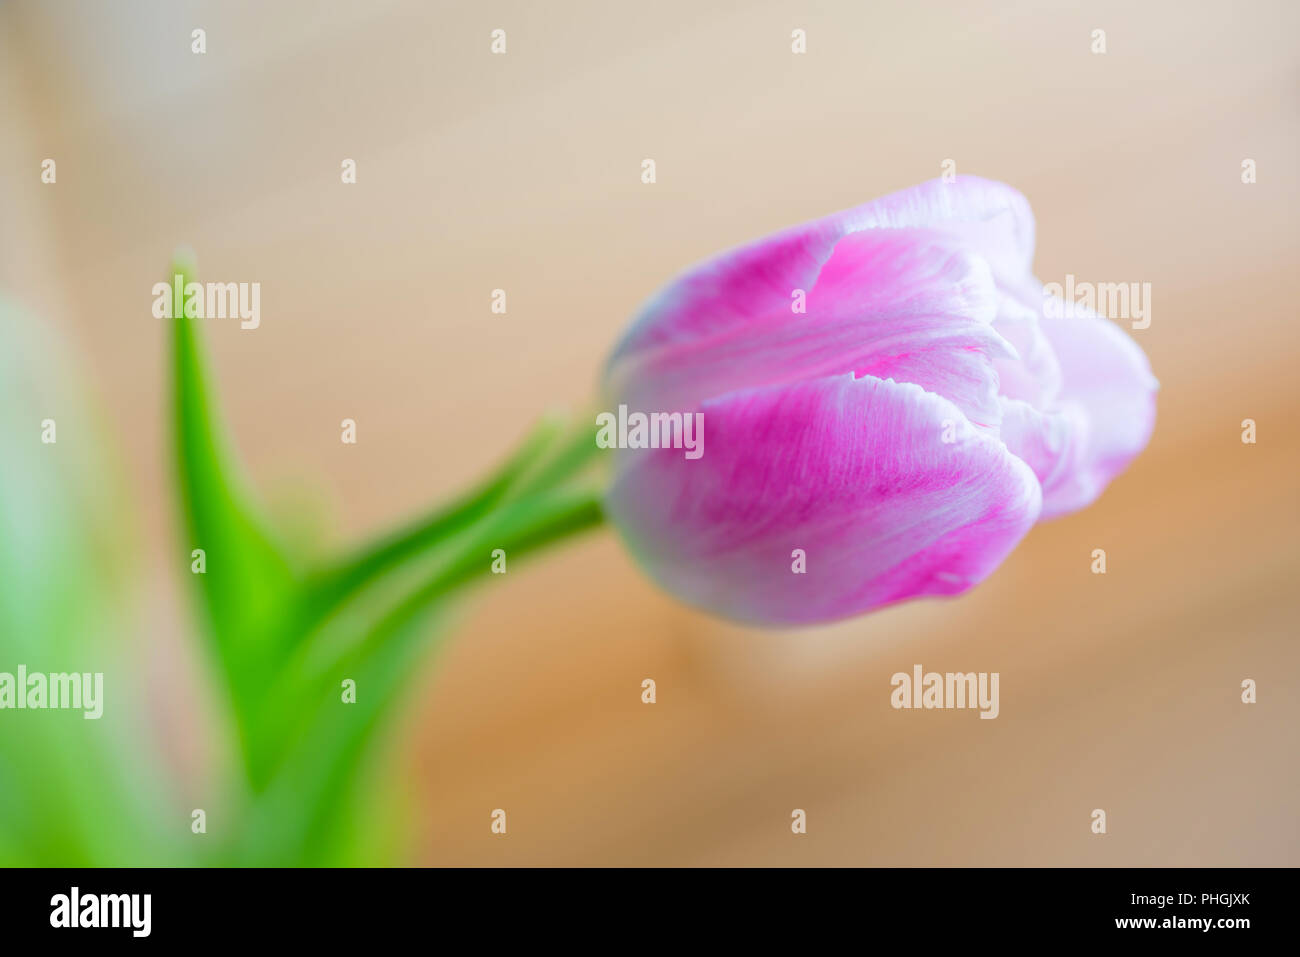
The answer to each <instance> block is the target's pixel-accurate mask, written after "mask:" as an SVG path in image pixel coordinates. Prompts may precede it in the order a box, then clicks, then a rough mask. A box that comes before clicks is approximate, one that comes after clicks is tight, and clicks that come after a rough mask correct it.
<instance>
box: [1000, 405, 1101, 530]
mask: <svg viewBox="0 0 1300 957" xmlns="http://www.w3.org/2000/svg"><path fill="white" fill-rule="evenodd" d="M1001 435H1002V441H1003V442H1004V443H1006V446H1007V449H1008V450H1009V451H1010V452H1011V454H1012V455H1015V456H1016V457H1017V458H1019V459H1021V460H1022V461H1024V462H1025V464H1026V465H1028V466H1029V467H1030V468H1031V469H1033V470H1034V475H1036V476H1037V477H1038V483H1039V485H1041V486H1042V489H1043V512H1042V514H1041V515H1040V516H1039V519H1040V520H1042V519H1046V518H1054V517H1055V516H1057V515H1062V514H1065V513H1066V512H1072V511H1075V510H1076V509H1080V508H1083V507H1084V506H1085V505H1087V504H1088V503H1089V502H1091V501H1093V500H1094V499H1096V497H1097V496H1098V495H1100V494H1101V491H1102V488H1103V487H1104V483H1103V484H1099V476H1098V474H1097V473H1096V472H1095V470H1093V469H1090V468H1087V467H1086V463H1085V462H1084V458H1083V456H1084V455H1085V453H1086V451H1087V448H1088V416H1087V413H1086V412H1084V410H1083V407H1082V406H1080V405H1077V404H1074V403H1070V404H1067V405H1066V406H1064V407H1063V408H1059V409H1057V410H1055V411H1052V412H1040V411H1039V410H1038V409H1036V408H1034V406H1032V405H1031V404H1030V403H1028V402H1025V401H1023V400H1021V399H1006V398H1004V399H1003V400H1002V428H1001Z"/></svg>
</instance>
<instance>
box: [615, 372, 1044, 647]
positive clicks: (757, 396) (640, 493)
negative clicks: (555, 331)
mask: <svg viewBox="0 0 1300 957" xmlns="http://www.w3.org/2000/svg"><path fill="white" fill-rule="evenodd" d="M702 411H703V416H704V424H705V429H704V435H705V436H706V437H707V441H706V442H705V444H704V453H703V456H702V457H701V458H699V459H695V460H688V459H686V458H685V456H684V453H683V452H682V451H681V450H673V449H655V450H639V451H637V450H628V451H622V452H619V453H617V454H618V455H619V460H618V467H617V469H616V474H615V479H614V482H613V484H612V486H611V488H610V491H609V494H608V498H607V503H606V505H607V511H608V514H609V515H610V516H611V518H612V519H613V521H614V523H615V525H616V526H617V527H618V528H619V530H620V532H621V533H622V535H623V536H624V538H625V539H626V540H627V542H628V544H629V546H630V549H631V551H632V553H633V554H634V555H635V556H636V557H637V560H638V561H639V562H640V563H641V564H642V565H643V566H644V567H645V569H646V570H647V571H648V573H649V574H650V575H651V577H652V578H654V579H655V580H656V581H657V582H658V583H659V584H660V585H662V586H663V587H664V588H666V589H667V590H668V591H669V592H671V593H673V594H674V595H676V596H677V597H679V598H681V599H683V600H685V601H687V602H688V603H691V604H693V605H696V606H698V607H700V608H704V609H706V610H708V611H711V612H714V613H716V614H719V615H722V616H724V617H727V618H731V619H734V620H737V621H744V622H751V623H758V624H765V625H788V624H806V623H812V622H822V621H830V620H834V619H838V618H844V617H847V616H850V615H856V614H860V613H862V612H865V611H868V610H870V609H872V608H875V607H878V606H880V605H885V604H888V603H891V602H896V601H901V600H903V599H907V598H915V597H918V596H922V595H952V594H958V593H960V592H963V591H965V590H966V589H968V588H970V587H971V586H972V585H974V584H975V583H977V582H979V581H981V580H982V579H983V578H985V577H986V576H987V575H989V574H990V573H991V572H992V571H993V569H995V568H996V567H997V566H998V564H999V563H1000V562H1001V561H1002V560H1003V559H1004V558H1005V557H1006V555H1007V554H1008V553H1009V552H1010V551H1011V550H1012V549H1013V548H1014V547H1015V545H1016V543H1017V542H1019V541H1020V539H1021V537H1022V536H1023V535H1024V534H1025V532H1026V531H1028V529H1029V528H1030V527H1031V526H1032V525H1033V523H1034V521H1035V520H1036V519H1037V517H1038V514H1039V509H1040V505H1041V493H1040V490H1039V484H1038V481H1037V479H1035V478H1034V475H1033V473H1032V471H1031V470H1030V468H1029V467H1028V466H1027V465H1026V464H1025V463H1024V462H1022V461H1021V460H1020V459H1018V458H1016V457H1015V456H1013V455H1011V454H1010V453H1009V452H1008V451H1007V450H1006V447H1005V446H1004V445H1003V444H1002V443H1001V442H1000V441H999V440H997V439H996V438H994V437H992V436H989V435H987V434H985V433H983V432H981V431H979V430H977V429H975V428H973V427H972V426H971V425H970V424H969V423H967V422H966V421H965V420H964V418H963V417H962V415H961V413H960V411H959V410H958V409H957V407H956V406H955V405H953V404H952V403H951V402H948V401H947V400H945V399H943V398H941V397H939V396H937V395H934V394H932V393H929V392H926V391H925V390H923V389H921V388H920V387H919V386H916V385H911V384H906V383H898V382H893V381H888V380H881V379H877V378H873V377H866V378H860V379H855V378H853V377H852V376H850V375H843V376H835V377H829V378H823V379H818V380H814V381H809V382H800V383H795V384H791V385H787V386H780V387H770V388H763V389H754V390H747V391H743V392H737V393H733V394H731V395H727V396H723V397H721V398H718V399H715V400H710V401H708V402H706V403H705V404H704V406H703V410H702ZM795 549H802V550H803V551H804V553H805V555H806V573H804V574H795V573H793V572H792V561H793V552H794V550H795Z"/></svg>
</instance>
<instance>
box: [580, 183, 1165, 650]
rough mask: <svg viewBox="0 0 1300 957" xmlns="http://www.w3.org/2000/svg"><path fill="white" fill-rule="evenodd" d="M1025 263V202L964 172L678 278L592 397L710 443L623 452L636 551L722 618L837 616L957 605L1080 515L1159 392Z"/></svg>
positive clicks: (1139, 434) (662, 579)
mask: <svg viewBox="0 0 1300 957" xmlns="http://www.w3.org/2000/svg"><path fill="white" fill-rule="evenodd" d="M1033 252H1034V221H1033V217H1032V214H1031V213H1030V210H1029V204H1028V202H1027V201H1026V200H1025V198H1024V197H1023V196H1021V195H1020V194H1019V193H1018V192H1016V191H1015V190H1013V189H1011V188H1010V187H1007V186H1004V185H1002V184H1000V183H994V182H989V181H987V180H981V179H977V178H974V177H961V178H959V179H958V180H956V181H955V182H952V183H943V182H938V181H936V182H931V183H926V184H923V185H921V186H917V187H914V188H912V189H908V190H903V191H902V192H899V193H895V194H893V195H890V196H886V197H884V198H883V199H879V200H876V201H874V202H871V203H867V204H866V205H864V206H860V207H857V208H856V209H852V210H848V211H846V212H842V213H838V214H836V215H833V216H829V217H827V218H824V219H820V220H816V221H814V222H811V223H808V224H807V225H804V226H799V227H795V228H793V229H789V230H786V231H784V232H781V233H777V234H776V235H774V236H771V237H769V238H767V239H763V240H759V241H757V242H755V243H752V244H749V245H746V246H742V247H740V248H738V249H736V250H733V251H731V252H728V253H725V254H723V255H721V256H719V257H717V258H715V259H713V260H711V261H709V262H706V263H704V264H702V265H700V266H696V267H695V268H693V269H691V270H689V271H688V272H686V273H685V274H684V275H682V276H680V277H679V278H678V279H676V280H675V281H674V282H672V283H670V284H669V285H668V286H667V287H666V288H665V289H664V290H662V291H661V292H660V293H659V294H658V295H657V296H655V297H654V298H653V299H652V300H651V302H650V303H649V304H648V305H647V306H646V307H645V309H644V310H643V312H642V313H641V315H640V317H639V318H638V319H637V320H636V322H635V323H633V325H632V326H631V327H630V329H629V330H628V331H627V333H626V334H625V336H624V338H623V339H622V341H621V342H620V343H619V345H618V346H617V347H616V349H615V350H614V353H613V355H612V356H611V358H610V360H609V364H608V368H607V370H606V380H605V394H606V396H607V397H608V399H609V401H610V402H611V403H613V404H620V405H621V404H626V405H627V406H628V407H629V408H630V409H633V410H639V411H642V412H645V413H650V414H653V413H683V414H685V413H696V412H698V413H701V414H702V416H703V421H704V423H705V424H706V425H707V432H708V446H707V451H706V452H705V454H703V455H702V456H701V457H700V458H698V459H695V460H691V459H688V458H686V457H685V456H684V455H683V454H682V453H681V452H680V451H675V450H673V449H665V448H642V449H635V448H633V449H627V450H623V451H620V452H618V453H616V454H617V457H618V458H617V463H616V466H615V474H614V480H613V482H612V484H611V487H610V490H609V493H608V495H607V499H606V505H605V508H606V512H607V514H608V515H609V517H610V518H611V519H612V520H613V521H614V523H615V524H616V525H617V526H618V528H619V530H620V532H621V534H622V535H623V536H624V538H625V539H626V540H627V542H628V544H629V546H630V547H631V549H632V551H633V553H634V554H635V555H636V557H637V560H638V561H639V562H640V563H641V564H642V565H643V567H644V568H645V569H646V570H647V571H648V572H649V574H650V575H651V576H652V577H653V578H654V579H655V580H656V581H658V582H659V583H660V584H661V585H663V586H664V587H665V588H666V589H667V590H668V591H670V592H672V593H673V594H674V595H676V596H678V597H679V598H681V599H683V600H685V601H687V602H689V603H691V604H693V605H696V606H698V607H701V608H703V609H706V610H708V611H711V612H714V613H716V614H719V615H722V616H724V617H727V618H731V619H735V620H738V621H744V622H751V623H757V624H768V625H788V624H804V623H812V622H820V621H829V620H832V619H837V618H843V617H846V616H850V615H856V614H861V613H863V612H866V611H869V610H870V609H873V608H876V607H878V606H881V605H885V604H888V603H891V602H895V601H900V600H903V599H907V598H913V597H917V596H921V595H953V594H958V593H960V592H963V591H965V590H966V589H968V588H970V587H971V586H972V585H974V584H975V583H977V582H979V581H981V580H983V579H984V578H985V577H986V576H987V575H989V574H990V573H991V572H992V571H993V569H995V568H996V567H997V566H998V564H999V563H1000V562H1001V561H1002V560H1003V559H1004V558H1005V557H1006V556H1007V554H1008V553H1010V551H1011V550H1012V549H1013V548H1014V547H1015V546H1016V544H1017V543H1018V542H1019V541H1020V539H1021V538H1022V537H1023V536H1024V534H1025V533H1026V532H1027V531H1028V530H1029V529H1030V527H1032V526H1033V524H1034V523H1035V522H1036V521H1038V520H1039V519H1040V518H1047V517H1051V516H1055V515H1060V514H1063V513H1065V512H1069V511H1073V510H1075V509H1078V508H1082V507H1083V506H1085V505H1087V504H1089V503H1090V502H1092V501H1093V500H1094V499H1095V498H1096V497H1097V496H1098V495H1099V494H1100V493H1101V491H1102V490H1103V489H1104V488H1105V486H1106V485H1107V483H1108V482H1109V481H1110V480H1111V479H1112V478H1114V477H1115V476H1116V475H1117V474H1118V473H1119V472H1121V471H1122V470H1123V469H1124V468H1125V467H1126V466H1127V465H1128V463H1129V462H1130V461H1131V460H1132V459H1133V458H1134V456H1136V455H1137V454H1138V452H1140V451H1141V450H1142V449H1143V448H1144V447H1145V446H1146V443H1147V440H1148V439H1149V437H1150V435H1151V430H1152V428H1153V426H1154V422H1155V391H1156V387H1157V386H1156V381H1155V379H1154V378H1153V377H1152V375H1151V370H1150V366H1149V365H1148V363H1147V360H1146V357H1145V355H1143V353H1142V350H1141V349H1140V348H1138V346H1137V345H1136V344H1134V342H1133V341H1132V340H1131V339H1130V338H1129V337H1128V336H1127V335H1126V334H1125V333H1123V332H1121V331H1120V329H1119V328H1118V327H1117V326H1116V325H1114V324H1113V323H1111V322H1110V321H1108V320H1106V319H1104V318H1102V317H1100V316H1098V315H1095V314H1087V313H1084V312H1083V310H1081V309H1080V308H1078V307H1077V306H1072V309H1071V312H1072V315H1070V316H1069V317H1068V318H1058V317H1057V316H1059V315H1060V314H1061V312H1060V311H1058V310H1054V309H1045V308H1044V306H1045V299H1044V295H1043V287H1042V285H1041V284H1040V283H1039V282H1038V281H1037V280H1036V279H1034V277H1033V274H1032V272H1031V266H1032V260H1033ZM801 306H802V307H803V308H802V309H801V308H800V307H801ZM796 550H802V555H803V556H805V557H804V558H803V559H802V561H803V562H804V563H805V564H804V567H805V568H806V570H805V571H803V572H802V573H800V572H799V570H798V569H799V562H800V559H799V555H800V552H798V551H796Z"/></svg>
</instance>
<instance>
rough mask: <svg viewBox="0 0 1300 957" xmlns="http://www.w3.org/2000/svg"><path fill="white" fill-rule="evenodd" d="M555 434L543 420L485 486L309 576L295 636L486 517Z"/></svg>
mask: <svg viewBox="0 0 1300 957" xmlns="http://www.w3.org/2000/svg"><path fill="white" fill-rule="evenodd" d="M559 434H560V424H559V421H558V420H557V419H554V418H549V419H545V420H543V421H542V422H541V423H540V424H539V425H538V426H537V428H536V429H534V430H533V432H532V434H531V435H529V436H528V438H527V439H526V440H525V441H524V444H523V445H522V446H521V447H520V449H519V451H517V452H516V453H515V454H514V455H512V456H511V457H510V459H509V460H508V461H507V462H506V463H505V465H504V466H502V467H501V469H499V470H498V471H497V473H496V474H495V475H493V476H492V477H491V478H490V479H488V481H487V482H485V483H483V484H482V485H480V486H479V487H478V488H475V489H472V490H471V491H469V492H467V493H465V494H463V495H462V496H461V497H460V498H458V499H456V500H455V501H453V502H452V503H450V504H449V505H446V506H444V507H442V508H440V509H438V510H437V511H435V512H433V513H431V514H430V515H428V516H426V517H425V518H423V519H421V520H419V521H417V522H415V523H414V524H412V525H410V526H408V527H407V528H405V529H402V530H400V531H397V532H394V533H391V534H390V535H388V536H386V537H384V538H383V539H381V540H380V541H378V542H376V543H374V544H372V545H369V546H367V547H366V548H364V549H362V550H360V551H359V552H357V553H356V554H354V555H352V556H350V557H348V558H346V559H344V560H342V561H340V562H337V563H335V564H334V565H332V566H327V567H325V568H323V569H320V570H317V571H316V572H315V573H313V574H312V575H311V576H310V577H309V579H308V581H307V583H306V585H305V589H304V591H305V596H304V604H303V608H302V611H301V616H302V617H301V619H300V620H301V622H302V625H303V626H304V627H303V628H302V629H301V631H302V632H304V633H305V632H306V631H307V630H309V629H310V626H311V625H313V624H315V623H316V622H319V621H320V620H321V619H323V618H324V617H325V616H326V615H328V614H329V613H330V612H331V611H333V610H334V609H335V608H337V607H339V606H340V605H342V604H343V603H344V602H346V601H347V600H348V599H350V598H351V597H352V596H353V595H355V594H356V593H357V592H358V591H360V590H361V589H362V588H364V587H365V586H366V585H368V584H369V583H370V582H372V581H374V580H375V579H376V578H378V577H379V576H380V575H381V574H383V573H384V572H386V571H388V570H390V569H392V568H394V567H396V566H398V565H400V564H402V563H404V562H406V561H408V560H409V559H411V558H414V557H417V556H419V555H422V554H424V553H426V552H427V551H428V550H429V549H430V548H432V547H434V546H436V545H438V544H439V543H440V542H442V541H444V540H445V539H446V538H448V537H449V536H451V535H454V534H456V533H458V532H460V531H462V530H464V529H466V528H468V527H469V526H470V525H473V524H474V523H475V522H477V521H479V520H481V519H482V518H483V517H484V516H486V515H488V514H489V513H490V512H491V510H492V508H493V507H494V506H496V505H497V504H499V503H500V502H501V501H502V500H504V499H505V498H506V496H507V493H509V492H510V491H511V490H512V489H514V488H515V487H516V486H517V485H518V482H519V480H520V477H521V476H523V475H525V474H526V473H527V472H528V471H529V469H530V467H532V466H533V465H535V463H536V460H537V459H538V458H540V457H541V456H542V455H543V453H544V452H545V451H546V449H547V448H548V447H550V446H551V445H552V444H554V442H555V440H556V439H557V438H558V437H559Z"/></svg>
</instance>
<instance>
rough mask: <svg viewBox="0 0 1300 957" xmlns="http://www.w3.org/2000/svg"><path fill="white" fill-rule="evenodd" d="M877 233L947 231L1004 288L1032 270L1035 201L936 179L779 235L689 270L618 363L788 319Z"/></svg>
mask: <svg viewBox="0 0 1300 957" xmlns="http://www.w3.org/2000/svg"><path fill="white" fill-rule="evenodd" d="M869 229H909V230H910V229H927V230H930V231H933V232H938V233H942V234H944V235H945V236H947V237H948V238H949V239H952V240H955V241H956V242H957V244H959V245H961V246H963V247H965V248H967V249H970V250H971V251H973V252H975V253H977V254H979V255H980V256H982V257H983V258H984V259H986V260H987V261H988V263H989V264H990V266H991V267H992V270H993V274H994V276H995V278H997V279H998V281H999V282H1000V283H1004V284H1005V283H1010V282H1013V281H1018V280H1020V279H1022V278H1023V277H1024V276H1025V275H1026V274H1028V272H1029V269H1030V266H1031V264H1032V261H1033V252H1034V220H1033V214H1032V213H1031V212H1030V209H1029V203H1028V202H1027V201H1026V200H1025V198H1024V196H1022V195H1021V194H1020V193H1019V192H1017V191H1016V190H1014V189H1012V188H1011V187H1009V186H1006V185H1004V184H1002V183H996V182H992V181H990V180H984V179H980V178H978V177H974V176H959V177H957V178H956V180H954V181H953V182H949V183H945V182H942V181H940V180H933V181H931V182H928V183H922V184H921V185H919V186H914V187H912V188H910V189H905V190H901V191H899V192H897V193H892V194H890V195H888V196H884V197H882V198H880V199H877V200H873V201H872V202H869V203H866V204H864V205H862V206H858V207H856V208H854V209H850V210H846V211H844V212H841V213H836V214H834V215H832V216H827V217H824V218H822V219H818V220H814V221H812V222H810V223H805V224H804V225H801V226H795V227H793V228H790V229H787V230H784V231H782V232H779V233H777V234H775V235H773V236H770V237H768V238H766V239H762V240H759V241H757V242H754V243H750V244H748V245H744V246H741V247H739V248H737V249H734V250H731V251H729V252H726V253H723V254H722V255H720V256H718V257H715V258H714V259H712V260H709V261H707V262H705V263H703V264H701V265H699V266H696V267H694V268H692V269H690V270H688V271H687V272H685V273H683V274H682V275H681V276H679V277H678V278H677V279H676V280H674V281H673V282H671V283H669V284H668V286H667V287H665V288H664V289H663V290H661V291H660V292H659V293H658V294H657V295H656V296H655V297H654V298H653V299H652V300H651V301H650V303H649V304H648V305H647V306H646V307H645V308H644V309H643V310H642V312H641V314H640V315H639V317H638V318H637V320H636V321H635V322H634V323H633V324H632V326H631V327H630V328H629V329H628V331H627V333H626V334H625V335H624V337H623V340H622V341H621V342H620V344H619V345H618V347H617V348H616V349H615V350H614V355H613V360H615V361H617V360H618V359H621V358H625V357H626V356H628V355H630V354H632V353H635V352H639V351H641V350H645V349H655V348H661V347H670V346H680V345H681V344H683V343H687V342H691V341H696V340H700V339H707V338H710V337H712V336H715V335H718V334H722V333H726V332H727V331H728V330H731V329H734V327H735V326H736V325H737V324H743V323H746V322H748V321H750V320H752V319H756V318H760V319H761V318H764V317H768V316H771V315H773V314H778V313H784V314H786V315H789V311H790V297H791V292H792V291H793V290H795V289H803V290H808V289H811V288H812V287H813V286H814V285H815V284H816V281H817V278H818V275H819V274H820V272H821V270H822V267H823V266H824V265H825V264H826V262H827V261H828V260H829V259H830V258H831V254H832V253H833V252H834V250H835V248H836V246H837V245H838V244H839V243H840V241H841V240H842V239H844V238H845V237H846V236H850V235H852V234H855V233H859V232H861V231H863V230H869Z"/></svg>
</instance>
